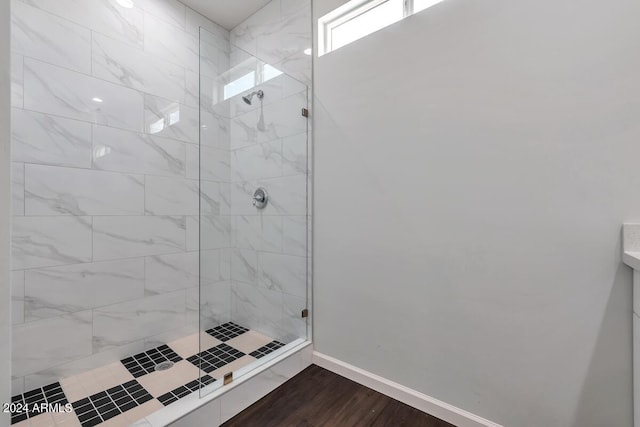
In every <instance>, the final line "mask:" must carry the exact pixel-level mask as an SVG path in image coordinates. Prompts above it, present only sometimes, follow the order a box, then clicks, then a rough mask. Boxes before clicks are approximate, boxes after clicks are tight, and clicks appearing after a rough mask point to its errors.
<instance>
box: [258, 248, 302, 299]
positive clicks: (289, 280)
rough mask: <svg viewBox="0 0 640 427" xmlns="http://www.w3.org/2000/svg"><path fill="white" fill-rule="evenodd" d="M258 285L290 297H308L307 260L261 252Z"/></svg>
mask: <svg viewBox="0 0 640 427" xmlns="http://www.w3.org/2000/svg"><path fill="white" fill-rule="evenodd" d="M258 284H259V285H260V286H263V287H265V288H267V289H271V290H278V291H280V292H284V293H286V294H289V295H294V296H298V297H306V295H307V259H306V258H304V257H298V256H292V255H281V254H274V253H268V252H260V253H259V255H258Z"/></svg>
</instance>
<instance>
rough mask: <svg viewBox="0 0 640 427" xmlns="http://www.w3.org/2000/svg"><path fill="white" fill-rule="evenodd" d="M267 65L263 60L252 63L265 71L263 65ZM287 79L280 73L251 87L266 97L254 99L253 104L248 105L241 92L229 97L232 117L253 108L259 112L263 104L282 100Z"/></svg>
mask: <svg viewBox="0 0 640 427" xmlns="http://www.w3.org/2000/svg"><path fill="white" fill-rule="evenodd" d="M265 66H266V64H264V63H261V62H258V63H257V64H253V63H252V64H251V68H254V67H259V68H260V69H261V71H262V72H264V69H263V67H265ZM263 78H264V77H263ZM285 80H286V76H285V75H280V76H278V77H275V78H271V79H269V80H267V81H266V82H264V83H260V84H258V85H256V86H255V87H254V88H252V89H251V91H252V92H253V91H257V90H261V91H262V92H263V94H264V97H263V98H262V99H261V100H254V102H252V103H251V105H248V104H247V103H246V102H244V101H243V100H242V95H244V94H240V95H237V96H234V97H233V98H231V99H229V108H230V112H231V117H236V116H239V115H242V114H243V113H247V112H249V111H253V110H258V114H259V111H260V108H261V107H262V106H266V105H271V104H275V103H277V102H279V101H281V100H282V85H283V82H284V81H285ZM259 117H260V116H259V115H258V118H259Z"/></svg>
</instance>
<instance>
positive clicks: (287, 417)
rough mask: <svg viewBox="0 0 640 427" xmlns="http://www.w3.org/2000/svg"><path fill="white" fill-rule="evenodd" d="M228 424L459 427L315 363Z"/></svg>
mask: <svg viewBox="0 0 640 427" xmlns="http://www.w3.org/2000/svg"><path fill="white" fill-rule="evenodd" d="M223 426H224V427H253V426H255V427H258V426H260V427H268V426H272V427H288V426H296V427H302V426H314V427H320V426H331V427H334V426H335V427H356V426H357V427H360V426H375V427H380V426H390V427H391V426H393V427H402V426H405V427H455V426H453V425H452V424H449V423H446V422H444V421H442V420H439V419H438V418H435V417H432V416H431V415H428V414H425V413H424V412H421V411H418V410H417V409H414V408H412V407H410V406H407V405H405V404H404V403H401V402H398V401H397V400H393V399H391V398H390V397H387V396H385V395H383V394H380V393H378V392H376V391H374V390H371V389H369V388H366V387H364V386H361V385H360V384H357V383H355V382H353V381H351V380H348V379H346V378H344V377H341V376H339V375H336V374H334V373H333V372H330V371H327V370H326V369H323V368H320V367H319V366H316V365H311V366H310V367H308V368H307V369H305V370H304V371H302V372H301V373H300V374H298V375H296V376H295V377H293V378H292V379H290V380H289V381H287V382H286V383H285V384H283V385H282V386H280V387H279V388H277V389H276V390H274V391H272V392H271V393H270V394H268V395H267V396H265V397H264V398H262V399H261V400H259V401H258V402H256V403H254V404H253V405H252V406H250V407H249V408H247V409H246V410H244V411H243V412H241V413H240V414H238V415H236V416H235V417H234V418H232V419H231V420H229V421H227V422H226V423H225V424H223Z"/></svg>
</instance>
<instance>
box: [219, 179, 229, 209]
mask: <svg viewBox="0 0 640 427" xmlns="http://www.w3.org/2000/svg"><path fill="white" fill-rule="evenodd" d="M230 213H231V184H229V183H222V182H221V183H220V215H229V214H230Z"/></svg>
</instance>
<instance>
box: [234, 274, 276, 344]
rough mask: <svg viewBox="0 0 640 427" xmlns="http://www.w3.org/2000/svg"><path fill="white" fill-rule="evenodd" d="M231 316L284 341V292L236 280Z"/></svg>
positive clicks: (240, 322)
mask: <svg viewBox="0 0 640 427" xmlns="http://www.w3.org/2000/svg"><path fill="white" fill-rule="evenodd" d="M231 300H232V301H231V310H232V312H231V317H232V319H233V321H234V322H236V323H238V324H240V325H245V326H246V327H248V328H250V329H253V330H255V331H257V332H260V333H261V334H264V335H267V336H270V337H272V338H274V339H277V340H280V341H282V340H283V339H284V337H283V336H282V319H283V318H282V316H283V312H282V307H283V299H282V293H281V292H278V291H271V290H268V289H264V288H261V287H257V286H254V285H250V284H246V283H240V282H234V283H233V286H232V288H231Z"/></svg>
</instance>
